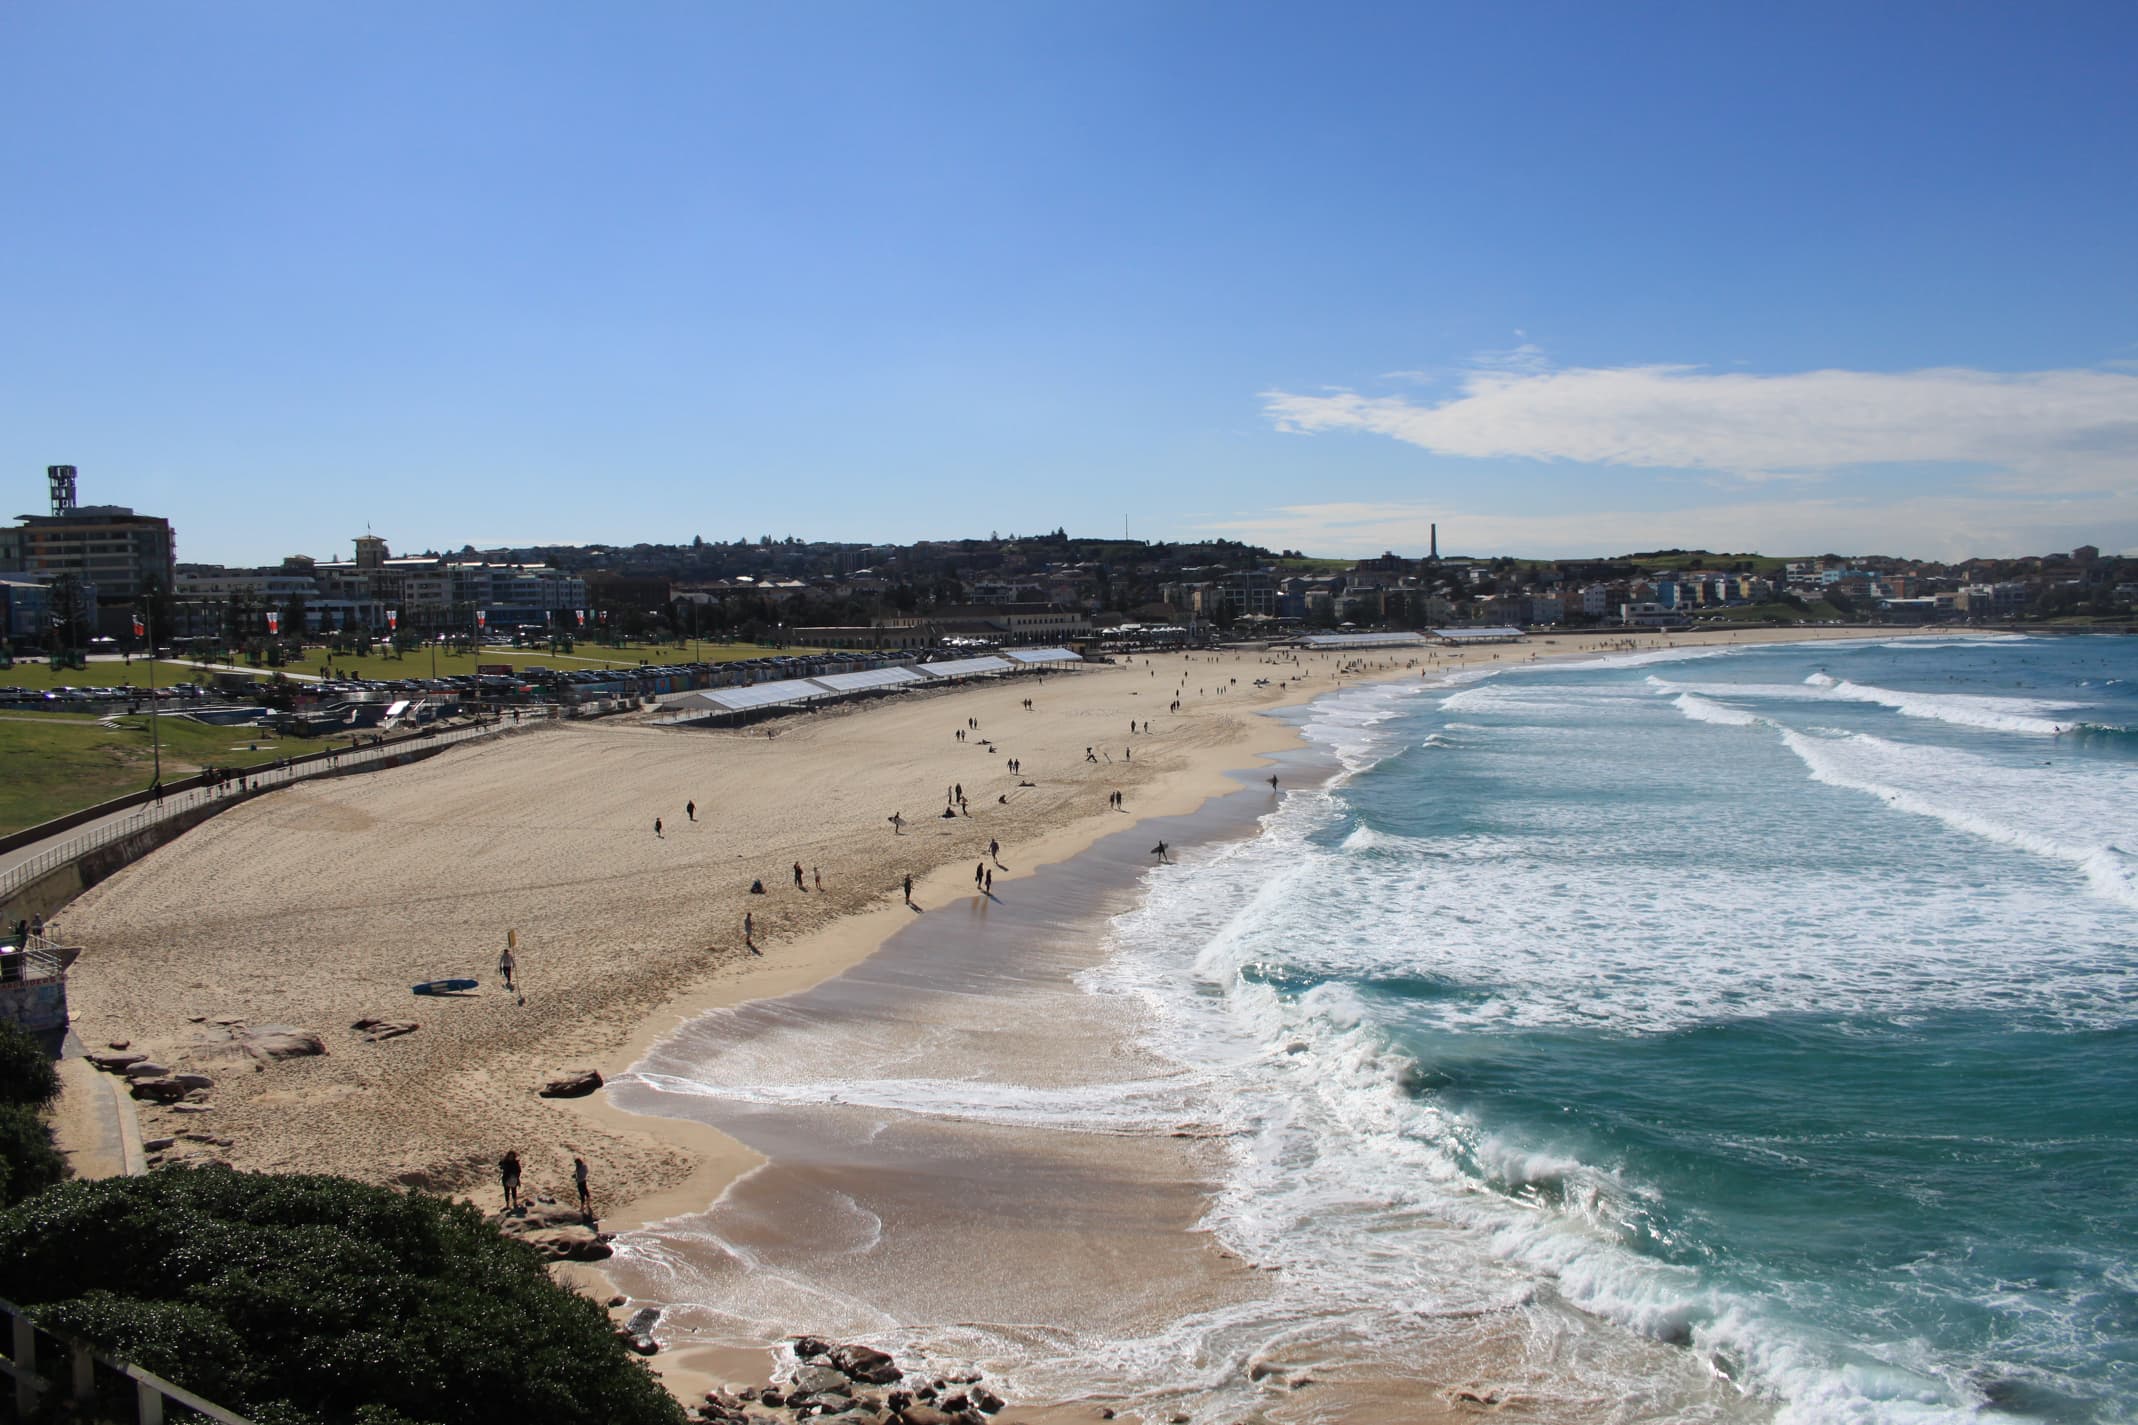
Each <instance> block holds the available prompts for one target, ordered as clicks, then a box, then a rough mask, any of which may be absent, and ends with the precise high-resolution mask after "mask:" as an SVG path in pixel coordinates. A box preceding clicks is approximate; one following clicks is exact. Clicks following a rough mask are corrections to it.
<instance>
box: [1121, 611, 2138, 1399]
mask: <svg viewBox="0 0 2138 1425" xmlns="http://www.w3.org/2000/svg"><path fill="white" fill-rule="evenodd" d="M1301 722H1302V725H1303V729H1304V731H1305V733H1306V734H1307V736H1308V737H1309V738H1310V739H1311V740H1313V741H1314V742H1316V743H1319V744H1321V745H1323V746H1325V747H1327V748H1328V749H1330V750H1331V751H1332V752H1333V753H1334V754H1335V756H1336V757H1338V758H1339V759H1340V760H1341V763H1342V764H1343V767H1344V769H1345V770H1344V771H1343V772H1342V773H1341V774H1340V775H1339V776H1337V777H1336V778H1335V779H1334V780H1333V781H1332V782H1331V784H1330V785H1328V786H1327V787H1325V788H1323V789H1320V790H1317V791H1313V792H1306V793H1300V794H1296V795H1293V796H1291V797H1289V798H1288V799H1287V800H1286V801H1285V802H1284V804H1283V806H1282V807H1281V809H1279V810H1277V811H1276V812H1274V813H1272V814H1271V815H1270V816H1268V817H1267V818H1266V819H1265V823H1264V826H1263V829H1262V834H1261V835H1260V836H1259V837H1256V838H1254V839H1251V840H1245V841H1237V842H1232V843H1227V844H1223V845H1220V846H1217V847H1214V848H1211V849H1208V850H1207V851H1205V852H1202V853H1199V854H1196V855H1193V856H1191V857H1189V858H1188V859H1187V861H1186V862H1185V863H1184V864H1182V865H1181V866H1179V867H1175V868H1169V869H1161V870H1158V871H1155V872H1154V873H1152V875H1151V876H1150V879H1149V884H1148V894H1147V896H1146V898H1145V899H1144V901H1143V902H1142V904H1141V905H1140V906H1138V907H1137V908H1136V909H1134V910H1132V911H1130V912H1128V913H1126V914H1124V915H1121V916H1119V917H1118V918H1117V919H1116V920H1115V922H1114V926H1113V936H1114V946H1113V953H1112V955H1111V957H1110V958H1109V959H1108V960H1107V961H1106V963H1105V964H1103V965H1102V966H1100V967H1099V968H1097V969H1094V970H1092V971H1090V972H1088V973H1087V974H1086V975H1085V976H1084V985H1085V988H1086V989H1087V990H1088V991H1089V992H1091V993H1093V994H1096V995H1101V996H1121V997H1126V998H1128V999H1130V1000H1132V1001H1134V1002H1137V1003H1138V1004H1139V1005H1141V1006H1142V1007H1143V1009H1144V1010H1145V1012H1146V1013H1145V1016H1144V1017H1146V1018H1147V1021H1148V1023H1149V1025H1150V1026H1151V1027H1150V1029H1149V1030H1148V1031H1147V1032H1148V1034H1149V1036H1150V1039H1151V1043H1152V1046H1153V1047H1154V1048H1155V1050H1156V1051H1157V1052H1158V1053H1160V1054H1162V1055H1163V1056H1164V1057H1165V1058H1167V1059H1169V1060H1171V1061H1173V1062H1175V1063H1177V1064H1179V1065H1181V1066H1182V1067H1183V1070H1184V1072H1185V1075H1186V1078H1187V1079H1188V1080H1189V1081H1191V1082H1192V1083H1193V1084H1194V1085H1195V1090H1194V1092H1195V1093H1196V1094H1197V1095H1198V1096H1199V1098H1200V1101H1201V1103H1202V1106H1203V1111H1204V1112H1205V1113H1207V1114H1208V1116H1209V1117H1210V1118H1211V1119H1212V1120H1213V1121H1215V1122H1217V1123H1219V1124H1222V1125H1223V1127H1224V1129H1225V1131H1226V1133H1227V1134H1228V1135H1229V1138H1230V1141H1231V1143H1232V1144H1233V1145H1234V1148H1233V1151H1232V1153H1231V1154H1230V1158H1229V1168H1228V1171H1227V1173H1226V1180H1225V1183H1224V1186H1223V1189H1222V1191H1221V1192H1220V1194H1219V1196H1218V1198H1217V1200H1216V1202H1215V1204H1214V1205H1213V1207H1212V1209H1211V1212H1210V1215H1209V1218H1208V1221H1207V1224H1206V1225H1207V1226H1208V1227H1210V1228H1211V1229H1212V1230H1213V1231H1214V1232H1215V1233H1216V1234H1217V1235H1218V1237H1219V1239H1220V1240H1221V1241H1223V1242H1224V1243H1225V1244H1226V1245H1227V1246H1228V1247H1230V1248H1231V1249H1232V1250H1234V1251H1237V1252H1239V1253H1241V1254H1242V1255H1243V1256H1245V1257H1247V1258H1248V1259H1249V1260H1252V1261H1255V1262H1257V1263H1259V1264H1264V1265H1267V1266H1270V1267H1275V1268H1279V1269H1280V1275H1279V1278H1278V1279H1279V1280H1280V1281H1281V1283H1282V1286H1281V1288H1280V1290H1279V1297H1280V1302H1279V1303H1278V1304H1276V1306H1275V1308H1274V1309H1265V1310H1263V1311H1261V1312H1259V1313H1258V1317H1259V1320H1260V1323H1261V1326H1262V1328H1263V1329H1264V1330H1268V1331H1272V1332H1276V1331H1278V1330H1279V1328H1280V1327H1284V1323H1287V1322H1289V1323H1291V1324H1290V1326H1289V1327H1286V1328H1284V1329H1286V1330H1288V1331H1289V1333H1290V1334H1291V1335H1293V1336H1295V1337H1299V1338H1309V1339H1311V1340H1312V1341H1314V1342H1316V1343H1317V1345H1316V1346H1315V1348H1314V1349H1315V1350H1317V1351H1320V1352H1324V1353H1325V1352H1327V1351H1328V1350H1331V1349H1342V1350H1349V1351H1353V1352H1355V1353H1359V1354H1363V1355H1366V1356H1369V1357H1370V1356H1373V1355H1375V1354H1377V1353H1380V1352H1384V1351H1385V1352H1386V1353H1389V1354H1391V1355H1394V1354H1396V1353H1399V1352H1400V1351H1401V1350H1402V1349H1403V1347H1402V1340H1403V1338H1404V1337H1405V1336H1406V1335H1412V1336H1414V1335H1415V1334H1416V1333H1417V1331H1418V1327H1419V1319H1420V1318H1425V1319H1431V1318H1450V1319H1463V1318H1466V1317H1475V1316H1476V1315H1478V1314H1484V1313H1497V1314H1499V1315H1500V1316H1502V1317H1505V1318H1508V1319H1511V1320H1512V1321H1513V1322H1515V1323H1517V1324H1515V1325H1514V1326H1513V1327H1511V1328H1510V1329H1511V1331H1512V1334H1513V1336H1514V1338H1515V1339H1517V1340H1519V1341H1521V1342H1522V1343H1524V1344H1523V1350H1524V1353H1525V1355H1526V1356H1527V1357H1528V1358H1529V1359H1531V1361H1532V1363H1534V1362H1535V1361H1536V1360H1539V1359H1542V1360H1545V1361H1546V1362H1547V1365H1546V1367H1545V1369H1544V1370H1543V1372H1542V1375H1541V1377H1539V1378H1541V1379H1543V1380H1544V1381H1546V1382H1547V1384H1546V1385H1545V1386H1544V1387H1542V1388H1541V1389H1542V1390H1543V1393H1544V1394H1545V1395H1546V1396H1547V1397H1555V1398H1556V1399H1557V1401H1558V1403H1559V1404H1560V1405H1561V1406H1563V1407H1564V1406H1571V1405H1575V1404H1578V1401H1579V1400H1580V1399H1581V1398H1583V1397H1584V1395H1586V1398H1589V1399H1592V1400H1594V1401H1595V1402H1597V1412H1596V1417H1595V1418H1612V1419H1635V1418H1720V1417H1722V1416H1725V1415H1729V1414H1730V1413H1731V1412H1730V1411H1729V1409H1728V1407H1727V1404H1726V1402H1727V1399H1728V1397H1730V1396H1731V1395H1736V1396H1738V1397H1740V1398H1741V1399H1742V1400H1743V1401H1744V1402H1745V1404H1746V1405H1747V1406H1756V1407H1759V1408H1760V1411H1761V1413H1763V1414H1765V1413H1771V1414H1772V1416H1773V1418H1776V1419H1779V1420H1783V1421H1789V1422H1797V1421H1803V1422H1844V1421H1861V1422H1899V1421H1907V1422H1918V1421H1959V1420H1983V1419H2012V1420H2020V1419H2024V1420H2039V1421H2056V1422H2067V1421H2068V1422H2115V1421H2129V1420H2133V1419H2138V978H2134V973H2133V972H2134V968H2138V732H2134V731H2133V729H2134V728H2138V640H2133V639H2130V638H2114V637H2084V638H2029V637H2008V638H1982V639H1974V638H1969V639H1944V640H1916V639H1909V640H1895V641H1891V642H1880V641H1875V640H1869V641H1864V642H1861V643H1852V644H1846V645H1834V644H1824V645H1801V644H1800V645H1778V646H1766V647H1750V648H1742V649H1733V650H1727V651H1706V650H1702V651H1687V652H1685V653H1683V654H1682V655H1681V654H1676V653H1669V652H1664V653H1654V654H1647V655H1633V656H1627V657H1623V658H1615V659H1600V660H1595V661H1590V662H1581V663H1571V664H1558V665H1541V664H1540V665H1536V666H1533V667H1523V668H1512V667H1511V668H1509V669H1508V670H1507V671H1504V672H1498V673H1494V674H1488V675H1484V676H1477V677H1473V678H1471V679H1470V680H1468V681H1464V682H1461V683H1459V684H1454V685H1433V684H1430V683H1426V684H1425V685H1423V686H1421V685H1420V684H1417V683H1406V684H1384V685H1377V686H1365V687H1361V688H1358V689H1356V690H1352V691H1347V692H1344V693H1341V694H1338V695H1336V696H1333V697H1330V698H1325V699H1323V700H1321V701H1319V702H1317V703H1315V704H1313V705H1311V706H1310V707H1309V708H1308V709H1306V710H1305V712H1304V714H1303V715H1302V717H1301ZM1596 1323H1603V1324H1607V1326H1608V1327H1610V1328H1615V1329H1617V1330H1619V1331H1622V1332H1623V1333H1625V1334H1626V1335H1627V1336H1629V1337H1632V1338H1645V1339H1646V1340H1649V1341H1654V1342H1661V1343H1666V1344H1668V1345H1670V1346H1672V1347H1675V1348H1677V1349H1678V1350H1679V1351H1681V1352H1682V1353H1683V1355H1684V1357H1685V1358H1686V1359H1687V1360H1688V1361H1690V1362H1693V1363H1695V1364H1696V1365H1697V1366H1698V1368H1699V1369H1701V1370H1702V1371H1705V1372H1707V1373H1709V1374H1710V1375H1711V1376H1712V1378H1713V1379H1714V1381H1716V1382H1717V1383H1718V1385H1719V1386H1720V1388H1721V1389H1720V1392H1719V1393H1717V1392H1707V1393H1702V1392H1699V1391H1690V1392H1681V1393H1678V1394H1671V1393H1669V1391H1668V1390H1666V1391H1665V1392H1664V1393H1662V1394H1658V1393H1657V1390H1656V1385H1655V1382H1654V1381H1653V1380H1652V1379H1650V1380H1646V1381H1644V1380H1642V1379H1640V1378H1631V1379H1627V1380H1622V1381H1620V1380H1613V1379H1612V1378H1611V1376H1612V1373H1613V1371H1614V1370H1616V1369H1619V1366H1618V1365H1617V1364H1614V1360H1613V1354H1612V1353H1611V1352H1610V1351H1608V1350H1604V1351H1601V1352H1597V1351H1594V1350H1591V1351H1590V1352H1589V1353H1588V1356H1589V1357H1593V1358H1594V1359H1590V1358H1584V1359H1582V1360H1580V1361H1579V1362H1573V1361H1571V1360H1570V1361H1569V1364H1568V1367H1567V1371H1566V1372H1565V1373H1564V1378H1563V1379H1560V1380H1559V1381H1558V1382H1557V1384H1556V1385H1551V1384H1549V1382H1550V1381H1551V1380H1552V1379H1553V1374H1552V1370H1551V1368H1550V1366H1549V1360H1550V1358H1551V1357H1552V1356H1553V1354H1554V1352H1555V1351H1556V1350H1557V1349H1558V1348H1557V1346H1556V1345H1555V1343H1556V1342H1557V1341H1558V1340H1559V1339H1560V1338H1561V1337H1562V1336H1564V1335H1565V1333H1567V1332H1568V1331H1570V1330H1573V1331H1581V1330H1583V1329H1584V1328H1586V1327H1588V1326H1591V1325H1593V1324H1596ZM1337 1343H1342V1344H1341V1345H1338V1344H1337ZM1636 1369H1637V1370H1639V1371H1641V1372H1643V1373H1650V1374H1652V1370H1651V1368H1650V1367H1647V1366H1641V1367H1637V1368H1636ZM1530 1388H1531V1389H1532V1390H1533V1391H1534V1390H1537V1389H1539V1387H1537V1386H1536V1385H1535V1384H1534V1382H1532V1385H1531V1387H1530Z"/></svg>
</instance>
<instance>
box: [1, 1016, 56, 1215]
mask: <svg viewBox="0 0 2138 1425" xmlns="http://www.w3.org/2000/svg"><path fill="white" fill-rule="evenodd" d="M58 1094H59V1074H58V1073H57V1072H56V1071H55V1070H54V1069H53V1067H52V1059H51V1056H50V1055H48V1054H46V1053H45V1051H44V1047H43V1046H42V1045H40V1044H39V1043H38V1042H37V1041H36V1040H35V1039H32V1038H31V1037H30V1035H29V1031H27V1030H25V1029H24V1028H22V1026H21V1025H19V1024H16V1023H15V1022H14V1021H13V1020H11V1019H0V1206H5V1205H8V1204H11V1203H16V1202H20V1201H21V1200H22V1199H24V1198H26V1197H29V1196H31V1195H32V1194H34V1193H40V1192H43V1191H44V1190H45V1189H46V1188H48V1187H50V1186H52V1185H53V1184H54V1183H56V1182H58V1181H60V1180H61V1179H62V1178H64V1177H66V1176H67V1160H66V1159H64V1158H62V1157H60V1155H59V1150H58V1149H57V1148H55V1147H53V1146H52V1130H51V1128H50V1127H48V1126H47V1125H46V1123H45V1120H44V1109H45V1106H46V1105H47V1104H49V1103H51V1101H52V1100H53V1099H54V1098H55V1097H57V1096H58Z"/></svg>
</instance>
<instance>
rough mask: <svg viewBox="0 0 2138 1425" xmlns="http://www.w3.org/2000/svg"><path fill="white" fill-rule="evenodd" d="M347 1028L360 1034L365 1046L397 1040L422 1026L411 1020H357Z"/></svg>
mask: <svg viewBox="0 0 2138 1425" xmlns="http://www.w3.org/2000/svg"><path fill="white" fill-rule="evenodd" d="M349 1027H350V1028H351V1029H354V1030H355V1031H356V1032H357V1033H359V1034H361V1035H362V1036H363V1037H364V1042H365V1043H366V1044H376V1043H378V1042H379V1041H380V1040H383V1039H398V1038H400V1037H401V1036H402V1035H404V1034H413V1033H415V1032H416V1031H417V1030H418V1029H421V1028H422V1027H423V1026H422V1025H420V1024H418V1023H416V1021H414V1020H413V1019H359V1020H358V1021H357V1022H356V1023H354V1024H352V1025H350V1026H349Z"/></svg>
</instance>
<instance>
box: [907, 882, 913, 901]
mask: <svg viewBox="0 0 2138 1425" xmlns="http://www.w3.org/2000/svg"><path fill="white" fill-rule="evenodd" d="M906 904H907V905H911V904H913V878H912V877H911V876H908V877H906Z"/></svg>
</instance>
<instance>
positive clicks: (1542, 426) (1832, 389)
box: [1262, 343, 2138, 490]
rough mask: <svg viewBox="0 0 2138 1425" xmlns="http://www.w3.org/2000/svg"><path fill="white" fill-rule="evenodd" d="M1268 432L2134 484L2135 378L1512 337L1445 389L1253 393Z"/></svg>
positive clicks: (1700, 465)
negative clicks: (1779, 358)
mask: <svg viewBox="0 0 2138 1425" xmlns="http://www.w3.org/2000/svg"><path fill="white" fill-rule="evenodd" d="M1262 399H1263V402H1264V410H1265V412H1266V413H1267V414H1268V416H1269V417H1270V419H1271V420H1273V421H1274V422H1275V423H1276V426H1277V428H1278V429H1279V430H1282V431H1289V432H1294V433H1300V434H1318V433H1322V432H1326V431H1364V432H1369V433H1372V434H1376V435H1384V436H1390V437H1392V438H1394V439H1396V440H1401V441H1407V442H1409V443H1410V444H1412V445H1416V446H1419V447H1421V448H1423V449H1426V450H1430V451H1432V452H1434V453H1435V454H1439V455H1448V456H1463V457H1471V458H1522V459H1531V460H1545V461H1572V462H1578V463H1582V464H1591V465H1605V466H1633V467H1644V468H1651V469H1691V470H1709V471H1715V472H1720V473H1723V474H1727V475H1731V476H1735V477H1738V478H1741V479H1746V480H1751V481H1759V480H1771V479H1775V478H1781V477H1789V476H1804V475H1817V474H1823V473H1826V472H1831V471H1835V470H1839V469H1843V468H1848V467H1861V466H1877V465H1895V464H1943V463H1957V464H1965V465H1973V466H1986V467H1990V468H1991V469H1992V470H1993V471H1995V470H2001V471H2004V472H2007V473H2008V474H2010V475H2012V476H2016V477H2019V479H2020V481H2021V483H2023V484H2024V485H2025V487H2026V488H2029V489H2033V490H2041V489H2044V488H2057V489H2067V490H2100V489H2114V488H2122V487H2127V486H2131V485H2138V375H2128V374H2124V373H2123V372H2120V371H2111V370H2069V371H2030V372H1993V371H1977V370H1970V369H1966V368H1959V367H1945V368H1935V369H1930V370H1923V371H1904V372H1873V371H1839V370H1832V371H1806V372H1798V373H1792V374H1784V375H1774V376H1761V375H1752V374H1748V373H1739V372H1728V373H1718V372H1710V371H1707V370H1704V369H1702V368H1699V367H1692V366H1632V367H1617V368H1570V369H1566V370H1552V369H1550V368H1549V366H1548V365H1547V364H1545V362H1544V360H1543V353H1542V352H1541V351H1539V350H1538V348H1537V347H1535V346H1534V345H1532V344H1528V343H1524V344H1523V345H1521V346H1518V347H1515V348H1513V349H1512V350H1510V351H1505V352H1498V353H1490V354H1487V355H1486V356H1484V357H1481V358H1479V359H1478V360H1477V361H1475V362H1473V365H1472V369H1471V370H1470V371H1469V372H1468V373H1467V374H1466V375H1465V376H1464V377H1463V378H1462V380H1461V383H1460V390H1459V394H1455V395H1451V396H1449V397H1448V398H1447V399H1445V400H1441V401H1437V402H1436V401H1429V400H1422V399H1413V398H1411V397H1406V396H1369V395H1362V394H1360V393H1358V392H1354V391H1334V392H1329V393H1326V394H1321V395H1297V394H1293V393H1291V392H1285V391H1267V392H1264V393H1263V397H1262Z"/></svg>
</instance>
